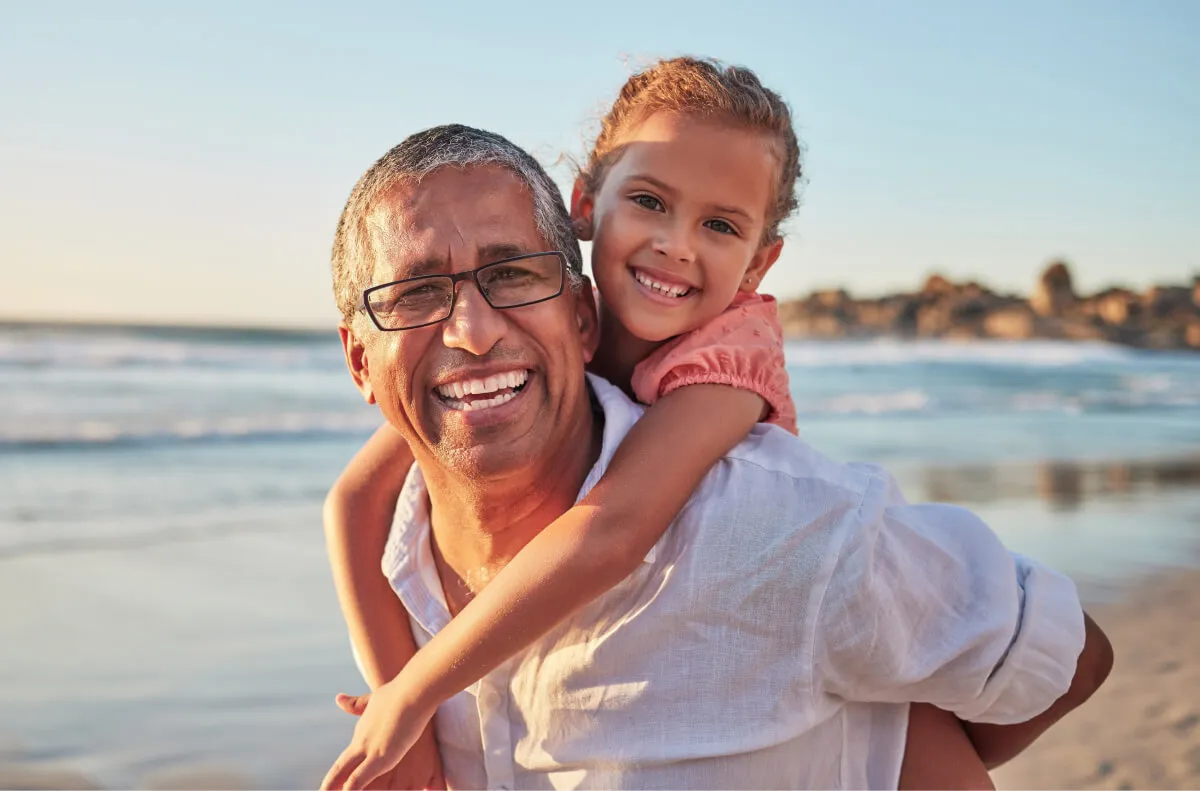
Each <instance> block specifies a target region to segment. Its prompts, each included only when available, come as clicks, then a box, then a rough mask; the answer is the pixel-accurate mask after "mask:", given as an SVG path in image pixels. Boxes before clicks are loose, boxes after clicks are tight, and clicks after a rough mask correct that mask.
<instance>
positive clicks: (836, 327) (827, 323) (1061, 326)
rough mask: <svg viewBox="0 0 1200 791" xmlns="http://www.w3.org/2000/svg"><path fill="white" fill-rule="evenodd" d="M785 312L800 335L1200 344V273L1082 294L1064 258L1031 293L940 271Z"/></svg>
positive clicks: (788, 327)
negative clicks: (1188, 279)
mask: <svg viewBox="0 0 1200 791" xmlns="http://www.w3.org/2000/svg"><path fill="white" fill-rule="evenodd" d="M779 318H780V320H781V321H782V323H783V330H784V333H785V334H786V335H787V336H789V337H793V338H863V337H872V336H880V335H890V336H895V337H902V338H1000V339H1005V340H1027V339H1030V338H1053V339H1065V340H1096V341H1108V342H1111V343H1120V344H1125V345H1129V346H1139V347H1142V348H1150V349H1193V350H1197V351H1200V276H1197V277H1196V278H1194V279H1193V282H1192V284H1191V285H1189V286H1183V285H1165V286H1154V287H1153V288H1150V289H1148V290H1147V291H1145V292H1144V293H1137V292H1134V291H1129V290H1127V289H1123V288H1110V289H1106V290H1104V291H1101V292H1099V293H1097V294H1091V295H1088V296H1082V295H1079V294H1077V293H1076V292H1075V288H1074V286H1073V284H1072V279H1071V270H1070V268H1069V267H1068V266H1067V264H1066V263H1065V262H1062V261H1056V262H1054V263H1052V264H1051V265H1050V266H1048V267H1047V268H1046V270H1045V271H1044V272H1042V275H1041V277H1040V278H1038V281H1037V283H1036V284H1035V286H1034V289H1033V293H1032V294H1030V295H1029V297H1028V298H1025V297H1021V296H1017V295H1012V294H997V293H995V292H993V291H991V290H989V289H988V288H986V287H985V286H982V285H980V284H978V283H974V282H967V283H954V282H951V281H949V280H947V279H946V278H944V277H942V276H941V275H932V276H931V277H930V278H929V279H928V280H926V281H925V285H924V286H923V287H922V288H921V289H920V290H919V291H916V292H913V293H901V294H891V295H888V296H885V297H880V298H878V299H855V298H853V297H852V296H850V294H848V293H846V292H845V291H843V290H841V289H839V290H837V291H818V292H815V293H813V294H810V295H808V296H807V297H804V298H802V299H796V300H788V301H784V300H781V301H780V304H779Z"/></svg>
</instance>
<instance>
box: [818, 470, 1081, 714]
mask: <svg viewBox="0 0 1200 791" xmlns="http://www.w3.org/2000/svg"><path fill="white" fill-rule="evenodd" d="M826 584H827V587H826V590H825V593H824V596H823V598H822V602H821V605H820V609H819V611H818V616H817V627H816V631H815V633H814V638H813V640H814V652H813V665H814V666H813V676H814V681H815V682H816V684H817V689H818V690H819V691H821V692H824V693H826V694H831V695H835V696H838V697H841V698H843V699H845V700H852V701H859V702H878V703H901V702H906V701H912V702H927V703H932V704H934V705H936V706H938V707H940V708H943V709H946V710H949V711H951V712H953V713H954V714H955V715H957V716H958V717H960V718H961V719H965V720H971V721H977V722H990V723H997V724H1008V723H1015V722H1024V721H1026V720H1029V719H1032V718H1033V717H1035V716H1037V715H1038V714H1040V713H1041V712H1042V711H1044V710H1045V709H1047V708H1048V707H1049V706H1050V705H1051V704H1052V703H1053V702H1054V701H1055V700H1057V699H1058V698H1059V697H1061V696H1062V695H1063V694H1064V693H1065V692H1066V691H1067V689H1068V688H1069V687H1070V683H1071V679H1072V678H1073V677H1074V674H1075V664H1076V661H1077V659H1078V657H1079V654H1080V652H1081V651H1082V650H1083V642H1084V627H1083V609H1082V607H1081V605H1080V603H1079V598H1078V595H1077V593H1076V591H1075V586H1074V584H1072V582H1071V581H1070V580H1069V579H1068V578H1066V577H1065V576H1063V575H1061V574H1059V573H1058V572H1056V571H1053V570H1051V569H1049V568H1047V567H1045V566H1042V565H1041V564H1038V563H1036V562H1034V561H1032V560H1030V559H1028V558H1025V557H1022V556H1019V555H1014V554H1013V553H1011V552H1009V551H1008V550H1007V549H1006V548H1005V547H1004V545H1003V544H1002V543H1001V542H1000V540H999V538H998V537H997V536H996V535H995V533H994V532H992V530H991V529H990V528H989V527H988V526H987V525H986V524H984V523H983V521H982V520H980V519H979V518H978V517H977V516H975V515H974V514H972V513H971V512H969V511H967V510H965V509H962V508H958V507H956V506H950V505H938V504H928V505H910V504H908V503H906V502H905V501H904V500H903V498H902V497H901V496H900V494H899V491H898V490H897V489H896V487H895V483H894V481H892V480H891V478H890V476H887V474H886V473H884V472H882V471H880V470H875V471H873V473H872V484H871V485H870V486H869V487H868V490H867V492H866V494H865V496H864V498H863V503H862V506H861V508H860V509H859V511H858V513H857V514H856V519H854V520H849V521H848V524H847V527H846V534H845V536H844V539H843V541H842V543H841V546H840V549H839V551H838V555H837V559H836V561H835V562H834V564H833V567H832V571H831V574H830V577H829V579H828V581H827V583H826Z"/></svg>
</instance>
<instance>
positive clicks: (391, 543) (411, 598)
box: [381, 374, 658, 634]
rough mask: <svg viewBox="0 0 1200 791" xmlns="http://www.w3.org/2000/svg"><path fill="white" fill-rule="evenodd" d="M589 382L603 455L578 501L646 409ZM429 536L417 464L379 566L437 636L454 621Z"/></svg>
mask: <svg viewBox="0 0 1200 791" xmlns="http://www.w3.org/2000/svg"><path fill="white" fill-rule="evenodd" d="M587 380H588V386H589V387H590V389H591V393H592V396H593V397H594V398H595V400H596V401H597V402H598V404H599V407H600V410H601V411H602V413H603V418H604V429H603V433H602V438H601V447H600V457H599V458H598V459H597V460H596V463H595V464H594V465H593V466H592V469H591V470H590V471H589V472H588V475H587V477H586V478H585V479H584V481H583V486H582V487H580V489H579V494H578V495H577V497H576V501H578V500H579V499H582V498H583V497H584V496H586V495H587V493H588V492H590V491H591V490H592V487H593V486H595V485H596V483H597V482H598V481H599V480H600V478H602V477H603V476H604V473H605V471H606V470H607V469H608V465H609V463H610V462H611V461H612V457H613V454H614V453H615V452H616V450H617V446H619V445H620V444H621V441H622V440H623V439H624V438H625V435H626V434H627V433H629V429H631V428H632V427H633V424H634V423H636V422H637V420H638V418H640V417H641V415H642V412H643V411H644V407H642V406H640V405H638V404H636V403H634V402H633V401H631V400H630V399H629V397H628V396H626V395H625V394H624V393H623V392H621V390H620V389H618V388H616V387H614V386H613V385H611V384H609V383H608V382H607V381H605V380H604V379H602V378H600V377H598V376H593V375H592V374H588V375H587ZM430 532H431V531H430V522H429V495H428V490H427V489H426V487H425V477H424V476H423V475H422V474H421V470H420V468H419V467H418V466H417V465H416V464H414V465H413V466H412V469H410V470H409V471H408V477H407V478H406V479H405V481H404V488H403V489H402V490H401V492H400V498H399V499H398V500H397V501H396V515H395V517H394V519H393V520H392V530H391V533H390V534H389V536H388V541H387V545H386V547H385V548H384V552H383V561H382V564H381V565H382V569H383V573H384V575H385V576H386V577H387V578H388V580H390V581H391V584H392V588H393V590H395V591H396V594H397V595H398V596H399V597H400V600H401V601H402V602H403V603H404V607H405V609H407V610H408V612H409V615H410V616H412V618H413V619H414V620H416V621H417V623H419V624H420V625H421V627H422V628H423V629H424V630H425V631H426V632H428V633H429V634H435V633H436V632H438V631H440V630H441V629H442V628H443V627H445V626H446V624H448V623H449V622H450V612H449V608H448V607H447V605H446V598H445V594H444V593H443V592H442V585H441V581H440V579H439V578H438V574H437V567H436V566H435V565H434V563H433V547H432V545H431V543H430V542H431V538H430ZM657 554H658V547H657V545H655V546H654V547H651V548H650V551H649V552H647V553H646V556H645V557H644V558H643V559H642V562H644V563H653V562H654V560H655V558H656V557H657Z"/></svg>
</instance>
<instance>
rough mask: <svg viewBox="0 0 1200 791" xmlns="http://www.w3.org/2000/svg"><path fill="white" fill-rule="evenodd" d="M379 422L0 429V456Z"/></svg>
mask: <svg viewBox="0 0 1200 791" xmlns="http://www.w3.org/2000/svg"><path fill="white" fill-rule="evenodd" d="M380 422H381V418H380V416H379V414H378V413H377V412H375V411H373V410H363V411H359V412H355V413H325V414H312V413H282V414H276V415H254V416H226V417H221V418H210V419H203V418H183V419H179V420H176V421H174V422H170V423H166V424H163V425H159V426H144V425H138V426H131V425H126V424H122V423H119V422H115V421H106V420H85V421H79V422H72V423H64V424H59V425H38V426H33V427H30V426H22V425H0V452H5V451H36V450H73V449H87V448H94V449H102V448H113V447H121V446H148V445H172V444H188V443H203V442H239V441H257V440H263V439H311V438H315V437H321V436H338V435H348V434H362V433H365V432H369V431H371V430H372V429H374V428H376V427H378V426H379V424H380Z"/></svg>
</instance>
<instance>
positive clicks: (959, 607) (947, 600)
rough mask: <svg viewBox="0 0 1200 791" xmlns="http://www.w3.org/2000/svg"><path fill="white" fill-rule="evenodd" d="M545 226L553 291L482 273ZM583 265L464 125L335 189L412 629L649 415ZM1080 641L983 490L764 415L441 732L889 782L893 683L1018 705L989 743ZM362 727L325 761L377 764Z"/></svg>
mask: <svg viewBox="0 0 1200 791" xmlns="http://www.w3.org/2000/svg"><path fill="white" fill-rule="evenodd" d="M547 251H559V252H560V253H561V254H562V257H563V259H564V260H565V262H566V264H565V269H566V271H565V273H564V274H563V277H564V278H565V280H566V282H565V284H564V286H565V287H564V288H563V289H562V293H561V294H559V295H558V296H555V297H553V298H547V299H543V300H538V301H531V302H530V304H524V305H521V306H508V307H507V309H503V310H501V309H497V308H496V307H494V306H493V305H492V304H490V303H489V302H488V300H486V299H485V298H484V296H483V295H482V294H481V293H480V291H479V289H478V286H477V281H476V280H475V276H474V275H473V274H471V273H473V272H474V271H476V270H477V269H478V268H479V267H482V266H486V265H488V264H492V263H495V262H498V261H501V260H503V259H507V258H511V257H514V256H520V255H527V254H533V253H541V252H547ZM580 263H581V258H580V254H579V249H578V245H577V244H576V242H575V240H574V237H573V234H572V232H571V227H570V223H569V220H568V217H567V215H566V212H565V209H564V208H563V206H562V201H561V197H560V196H559V195H558V192H557V189H556V188H555V187H554V185H553V182H551V181H550V179H549V178H548V177H547V176H546V174H545V173H544V172H543V171H542V170H541V168H540V167H538V165H537V164H536V162H534V160H532V158H530V157H529V156H528V154H526V153H525V152H523V151H521V150H520V149H519V148H517V147H515V146H513V145H512V144H511V143H509V142H508V141H507V140H504V139H503V138H500V137H498V136H496V135H493V134H490V133H487V132H481V131H478V130H473V129H468V128H465V127H456V126H452V127H439V128H436V129H432V130H427V131H426V132H423V133H420V134H417V135H414V136H413V137H411V138H409V139H408V140H406V141H405V142H404V143H402V144H401V145H400V146H397V147H396V148H395V149H393V150H392V151H391V152H389V153H388V154H387V155H385V157H384V158H383V159H381V160H380V161H379V162H377V163H376V164H375V166H373V167H372V168H371V169H370V170H369V171H368V172H367V174H366V175H364V177H363V179H361V180H360V182H359V184H358V185H357V186H356V187H355V190H354V192H353V193H352V195H351V197H350V200H349V202H348V204H347V207H346V211H345V212H344V213H343V216H342V221H341V225H340V226H339V244H338V245H337V246H336V248H335V262H334V264H335V267H334V268H335V288H336V290H337V293H338V296H339V305H340V307H341V308H342V312H343V316H344V322H343V325H342V328H341V332H342V337H343V342H344V346H345V350H346V357H347V361H348V364H349V366H350V369H351V373H352V375H353V376H354V379H355V382H356V384H357V385H358V387H359V388H360V390H361V391H362V392H363V394H364V395H365V396H366V397H367V398H368V400H371V401H374V402H376V403H378V404H379V407H380V409H381V411H382V412H383V414H384V415H385V417H386V418H387V419H388V421H389V422H390V423H391V424H392V426H393V427H395V428H396V429H397V430H399V431H400V432H401V434H403V436H404V437H405V439H406V440H407V441H408V443H409V446H410V448H411V449H412V452H413V454H414V456H415V458H416V460H417V462H418V465H419V469H418V467H414V468H413V471H412V472H411V473H410V475H409V479H408V482H407V484H406V486H405V489H404V492H403V494H402V495H401V498H400V501H399V502H398V504H397V508H396V520H395V525H394V528H393V534H392V538H391V540H390V542H389V547H388V551H387V554H386V556H385V559H384V566H385V569H386V570H387V571H388V573H389V577H390V579H391V581H392V584H393V587H394V588H395V590H396V591H397V593H398V595H399V596H400V598H401V600H402V601H403V603H404V605H405V607H406V608H407V610H408V612H409V615H410V618H411V621H412V624H413V631H414V635H415V636H416V637H417V640H418V642H419V643H424V642H425V641H427V640H428V639H429V637H430V636H431V635H432V634H434V633H435V632H437V631H438V630H440V629H441V628H443V627H444V626H445V625H446V624H447V623H448V622H449V619H450V614H451V613H452V612H457V611H458V610H459V609H461V607H462V606H464V605H465V603H466V601H467V598H468V586H467V585H466V584H464V581H466V580H469V579H472V578H476V579H477V578H478V575H479V574H480V572H481V570H482V571H483V572H484V573H487V572H492V571H494V570H495V569H496V568H498V567H501V566H503V565H504V563H505V562H506V561H507V560H508V559H510V558H512V557H513V556H514V555H515V554H516V553H517V552H518V551H519V550H520V549H521V547H523V546H524V545H525V544H526V543H528V541H529V540H530V539H531V538H532V537H533V536H535V535H537V533H538V532H539V531H540V530H542V529H543V528H544V527H545V526H546V525H548V524H549V523H550V522H552V521H553V520H554V519H555V518H556V517H558V516H559V515H561V514H562V513H563V512H564V511H566V510H567V509H568V508H570V507H571V506H572V505H573V504H574V503H575V501H576V500H577V499H578V498H579V497H580V496H582V495H583V494H584V493H586V491H587V490H588V489H589V488H590V487H591V486H592V485H593V484H594V483H595V482H596V480H597V479H598V478H599V477H600V476H601V475H602V474H603V472H604V469H605V466H606V465H607V463H608V461H609V459H611V457H612V454H613V452H614V450H615V449H616V447H617V445H619V443H620V441H621V439H622V437H623V436H624V435H625V433H626V432H627V431H628V430H629V428H630V427H631V426H632V424H633V423H634V422H635V421H636V420H637V419H638V417H639V416H640V408H639V407H638V406H637V405H635V404H633V403H632V402H630V401H629V399H628V398H626V397H625V396H624V395H623V394H622V393H621V392H620V391H619V390H617V389H616V388H614V387H612V386H611V385H610V384H608V383H606V382H604V381H603V380H601V379H598V378H594V377H588V376H587V375H586V374H585V373H584V366H585V364H586V363H587V362H588V360H589V359H590V357H591V354H592V352H593V351H594V349H595V346H596V343H597V338H598V332H597V326H596V321H597V320H596V310H595V304H594V302H593V298H592V294H591V290H590V288H588V287H587V285H586V281H585V279H584V278H583V277H582V275H581V274H580ZM431 274H437V275H455V276H456V280H457V283H456V286H455V292H454V298H453V302H452V305H451V310H450V312H449V314H448V315H446V316H444V317H440V320H439V321H437V322H434V323H430V324H429V325H428V326H422V327H418V328H415V329H412V330H407V331H402V332H378V331H376V330H375V329H374V328H373V327H372V325H371V324H370V322H369V321H366V320H365V318H364V317H363V316H361V315H360V313H359V312H358V307H359V305H360V304H361V299H362V295H363V291H364V290H365V289H366V288H368V287H370V286H372V285H376V284H383V283H390V282H393V281H397V280H401V279H405V278H411V277H419V276H422V275H431ZM512 373H516V374H519V375H520V378H521V379H522V381H523V382H524V384H523V385H522V386H521V387H520V389H519V392H517V394H516V396H515V397H513V398H511V399H510V400H508V401H507V402H505V403H503V404H502V405H499V406H496V407H494V408H490V409H486V410H476V411H462V410H457V409H452V408H450V407H449V406H448V405H447V404H446V402H445V398H444V395H442V394H439V390H438V389H439V388H441V387H445V386H447V385H448V384H452V383H455V382H462V381H466V380H470V379H487V378H488V377H494V376H499V375H504V376H508V375H509V374H512ZM1093 636H1094V633H1093V632H1091V631H1090V630H1089V637H1093ZM1083 644H1084V619H1083V616H1082V612H1081V610H1080V608H1079V604H1078V600H1077V599H1076V598H1075V593H1074V588H1073V586H1071V584H1070V583H1069V582H1068V581H1067V580H1065V579H1064V578H1062V577H1060V576H1059V575H1057V574H1055V573H1053V572H1051V571H1049V570H1047V569H1044V568H1042V567H1040V566H1038V565H1037V564H1034V563H1032V562H1029V561H1026V560H1024V559H1020V558H1018V559H1016V561H1014V559H1013V557H1012V556H1010V555H1009V554H1008V553H1007V552H1006V551H1005V550H1004V549H1003V547H1002V546H1001V545H1000V544H999V542H998V541H997V540H996V539H995V537H994V536H992V534H991V533H990V531H988V530H987V528H986V527H984V526H983V525H981V524H980V523H979V522H978V520H977V519H975V518H974V517H972V516H971V515H970V514H968V513H966V512H964V511H961V510H960V509H953V508H950V507H947V506H910V505H908V504H907V503H906V502H904V500H903V498H902V497H901V496H900V495H899V493H898V492H897V491H896V490H895V487H894V485H893V484H892V483H891V480H890V479H889V478H888V477H887V476H886V475H885V474H883V473H881V472H880V471H878V470H875V469H872V468H864V467H851V466H844V465H838V464H835V463H833V462H831V461H829V460H827V459H825V458H823V457H821V456H820V455H819V454H817V453H816V452H815V451H813V450H812V449H811V448H809V447H807V446H806V445H805V444H804V443H802V442H801V441H799V440H797V439H796V438H795V437H792V436H790V435H788V434H786V432H782V431H779V430H776V429H773V428H769V427H764V428H760V429H757V430H756V431H755V432H754V434H752V435H751V437H750V438H749V439H748V440H747V441H746V442H745V443H743V444H742V445H741V446H739V447H738V448H736V449H735V450H734V451H733V452H732V453H730V454H729V456H728V457H727V458H726V459H725V460H723V461H722V462H721V463H720V464H719V465H718V466H717V467H716V468H715V469H714V470H713V472H712V473H711V474H710V475H709V476H708V478H707V479H706V480H705V482H704V483H703V484H702V486H701V487H700V488H699V489H698V490H697V492H696V494H695V496H694V497H693V499H692V501H691V503H690V504H689V506H688V508H686V509H685V511H684V512H683V514H681V516H680V517H679V519H677V520H676V522H675V524H674V525H673V526H672V527H671V528H670V529H669V530H668V532H667V533H666V534H665V535H664V536H663V538H662V539H661V540H660V541H659V543H658V545H657V546H655V548H654V549H653V550H652V551H651V553H650V554H649V555H648V556H647V557H646V560H645V563H644V564H643V566H642V568H641V569H640V570H639V571H637V572H635V573H634V574H633V575H632V576H631V577H630V578H628V579H627V580H625V581H624V582H622V583H621V584H620V585H619V586H617V587H616V588H615V589H614V590H612V591H610V592H609V593H608V594H606V595H604V596H602V597H601V598H600V599H598V600H597V601H596V602H594V603H593V604H592V605H590V606H588V607H587V608H585V609H584V610H583V611H581V612H580V613H579V614H578V615H577V616H576V617H574V618H573V619H571V620H570V621H569V622H567V623H565V624H563V625H561V626H560V627H559V628H557V629H555V630H554V631H552V632H551V633H550V634H548V635H547V636H545V637H544V638H542V639H541V640H539V641H537V642H536V643H535V644H534V645H533V646H531V647H530V648H529V649H527V650H526V651H524V652H522V653H521V654H518V655H517V656H516V657H514V658H513V659H512V660H510V661H509V662H508V663H506V664H505V665H504V666H502V667H501V668H499V669H498V670H496V671H494V672H493V673H491V674H489V675H488V676H487V677H485V678H484V679H483V680H482V681H481V682H480V683H479V684H478V685H477V686H476V687H473V688H472V689H471V690H468V691H466V692H463V693H460V694H459V695H457V696H455V697H454V698H452V699H451V700H450V701H448V702H446V703H445V704H443V705H442V706H441V707H440V708H439V710H438V713H437V720H436V723H437V735H438V740H439V743H440V747H441V751H442V757H443V761H444V765H445V771H446V779H447V781H448V782H449V784H450V785H452V786H454V787H471V788H483V787H488V788H518V787H519V788H550V787H560V786H563V785H569V786H579V785H586V786H592V787H596V786H599V787H632V788H688V787H727V788H728V787H743V788H768V787H895V784H896V781H897V777H898V776H899V773H900V767H901V760H902V758H903V756H904V745H905V733H906V727H907V724H908V715H909V707H908V705H907V704H906V703H905V701H910V700H923V701H928V702H932V703H935V704H937V705H939V706H942V707H943V708H946V709H949V710H951V711H953V712H954V713H956V714H958V715H959V716H960V717H962V718H963V719H973V720H978V721H981V722H990V723H1016V724H1014V725H1011V726H1009V727H1004V726H1002V725H992V726H972V728H973V729H972V739H973V740H974V743H975V746H976V747H977V748H978V749H979V750H980V753H981V755H984V756H985V758H988V757H990V758H991V759H997V760H998V759H1002V758H1006V757H1008V756H1009V755H1011V754H1012V753H1013V752H1015V751H1016V750H1019V749H1020V748H1021V747H1023V746H1024V745H1025V744H1027V743H1028V742H1029V741H1031V740H1032V738H1034V737H1035V736H1036V735H1037V733H1040V732H1041V730H1043V729H1044V728H1045V727H1047V726H1048V725H1049V724H1050V723H1051V722H1053V721H1054V719H1057V717H1060V716H1061V715H1062V714H1063V713H1065V711H1067V710H1069V708H1071V707H1072V706H1074V705H1077V704H1078V702H1079V701H1080V700H1082V699H1083V698H1084V697H1086V695H1087V694H1090V692H1091V690H1092V689H1094V688H1095V685H1096V684H1098V683H1099V679H1102V677H1103V675H1104V672H1106V671H1105V668H1104V661H1105V660H1104V657H1103V653H1104V652H1103V651H1100V652H1099V653H1098V654H1097V652H1096V651H1095V650H1094V649H1095V645H1096V641H1095V640H1089V646H1090V647H1091V649H1093V650H1091V651H1089V650H1084V653H1083V659H1081V661H1080V670H1079V671H1078V672H1077V671H1076V667H1075V657H1076V656H1078V655H1079V654H1080V650H1081V649H1082V648H1083ZM1100 644H1101V647H1103V643H1102V639H1101V643H1100ZM1096 655H1098V656H1100V659H1099V660H1095V656H1096ZM1085 660H1086V661H1085ZM1073 678H1074V679H1075V680H1076V681H1077V682H1079V683H1072V679H1073ZM1080 679H1082V681H1080ZM1064 693H1066V694H1064ZM1056 699H1057V702H1054V701H1056ZM1051 702H1054V704H1053V705H1052V706H1051V705H1050V704H1051ZM1047 706H1050V708H1049V709H1047ZM360 747H361V745H359V746H358V747H356V746H354V745H352V748H351V750H349V751H347V754H344V755H343V760H342V761H340V762H339V765H338V766H336V767H335V769H334V770H333V771H332V772H331V776H332V777H333V778H334V779H335V782H333V783H332V784H333V785H335V786H340V785H341V782H343V781H344V780H345V778H346V777H347V776H351V774H350V773H351V772H354V771H356V770H359V769H360V768H361V767H362V766H363V765H364V759H365V761H366V762H367V763H370V762H372V761H374V762H378V758H379V756H378V755H368V754H367V753H366V751H364V750H362V749H359V748H360ZM386 768H387V767H382V769H380V771H382V770H384V769H386ZM356 776H357V775H356Z"/></svg>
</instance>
